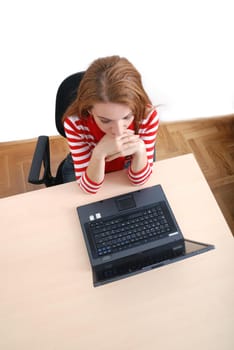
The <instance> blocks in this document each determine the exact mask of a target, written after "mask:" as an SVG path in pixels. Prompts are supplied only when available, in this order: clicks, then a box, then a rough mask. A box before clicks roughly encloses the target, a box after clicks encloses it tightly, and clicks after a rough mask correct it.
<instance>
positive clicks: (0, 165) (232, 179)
mask: <svg viewBox="0 0 234 350" xmlns="http://www.w3.org/2000/svg"><path fill="white" fill-rule="evenodd" d="M50 142H51V161H52V173H54V172H55V169H56V168H57V166H58V164H59V162H60V160H61V159H63V158H64V157H65V155H66V154H67V152H68V148H67V144H66V140H64V139H63V138H62V137H59V136H53V137H51V138H50ZM35 143H36V140H35V139H33V140H25V141H21V142H19V141H16V142H4V143H0V198H2V197H6V196H11V195H14V194H18V193H22V192H27V191H32V190H36V189H39V188H43V187H44V186H43V185H31V184H29V183H28V182H27V177H28V172H29V168H30V164H31V159H32V155H33V152H34V148H35ZM187 153H193V154H194V155H195V157H196V159H197V161H198V163H199V165H200V167H201V169H202V171H203V173H204V175H205V177H206V180H207V182H208V184H209V186H210V188H211V190H212V192H213V194H214V196H215V198H216V200H217V202H218V204H219V206H220V208H221V210H222V212H223V215H224V217H225V219H226V221H227V223H228V224H229V227H230V228H231V230H232V233H233V235H234V115H231V116H227V117H222V118H209V119H199V120H194V121H186V122H173V123H161V125H160V130H159V134H158V140H157V160H161V159H166V158H171V157H176V156H179V155H182V154H187Z"/></svg>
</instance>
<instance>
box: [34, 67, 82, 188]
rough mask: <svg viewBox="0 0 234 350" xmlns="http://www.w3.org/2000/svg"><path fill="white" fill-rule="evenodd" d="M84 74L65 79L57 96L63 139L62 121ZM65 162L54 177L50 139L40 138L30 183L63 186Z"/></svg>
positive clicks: (56, 113) (58, 117)
mask: <svg viewBox="0 0 234 350" xmlns="http://www.w3.org/2000/svg"><path fill="white" fill-rule="evenodd" d="M84 73H85V72H79V73H75V74H72V75H70V76H69V77H67V78H66V79H64V80H63V82H62V83H61V84H60V86H59V88H58V91H57V94H56V101H55V123H56V128H57V130H58V132H59V133H60V135H62V136H63V137H66V135H65V132H64V128H63V124H62V121H61V119H62V116H63V114H64V113H65V111H66V109H67V107H68V106H69V105H70V104H71V103H72V102H73V101H74V100H75V98H76V95H77V89H78V86H79V84H80V82H81V80H82V78H83V76H84ZM64 161H65V159H64V160H63V161H62V162H61V163H60V164H59V166H58V169H57V171H56V176H55V177H54V176H52V174H51V166H50V142H49V137H48V136H39V137H38V140H37V144H36V148H35V152H34V155H33V159H32V164H31V169H30V172H29V176H28V182H30V183H32V184H34V185H39V184H45V186H46V187H50V186H56V185H59V184H62V183H63V179H62V167H63V163H64ZM41 169H42V171H41ZM41 173H43V175H41Z"/></svg>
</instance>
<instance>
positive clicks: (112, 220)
mask: <svg viewBox="0 0 234 350" xmlns="http://www.w3.org/2000/svg"><path fill="white" fill-rule="evenodd" d="M77 213H78V216H79V220H80V224H81V228H82V232H83V235H84V239H85V243H86V247H87V251H88V255H89V259H90V263H91V267H92V272H93V284H94V286H98V285H102V284H104V283H108V282H112V281H115V280H118V279H121V278H124V277H128V276H131V275H133V274H136V273H139V272H144V271H147V270H150V269H153V268H157V267H160V266H162V265H166V264H169V263H173V262H175V261H178V260H181V259H185V258H188V257H190V256H193V255H195V254H199V253H203V252H206V251H208V250H210V249H213V248H214V246H213V245H211V244H204V243H200V242H194V241H191V240H186V239H185V238H184V236H183V234H182V232H181V230H180V228H179V225H178V223H177V221H176V219H175V216H174V214H173V211H172V209H171V207H170V205H169V203H168V200H167V198H166V195H165V193H164V191H163V189H162V187H161V185H155V186H152V187H148V188H143V189H139V190H137V191H134V192H130V193H126V194H123V195H120V196H116V197H112V198H108V199H104V200H101V201H97V202H94V203H90V204H87V205H83V206H79V207H77Z"/></svg>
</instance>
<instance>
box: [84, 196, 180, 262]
mask: <svg viewBox="0 0 234 350" xmlns="http://www.w3.org/2000/svg"><path fill="white" fill-rule="evenodd" d="M167 210H168V209H167V207H166V206H165V204H164V202H160V203H157V204H156V205H155V204H154V205H153V206H147V207H146V208H143V209H140V210H138V211H135V212H134V213H131V214H121V215H120V216H118V217H111V218H105V219H97V220H95V221H92V222H90V223H89V224H88V225H89V230H88V231H89V233H90V234H91V236H92V237H93V238H94V242H95V246H96V251H97V254H98V256H105V255H108V254H111V253H115V252H119V251H123V250H126V249H129V248H132V247H136V246H138V245H141V244H144V243H148V242H152V241H155V240H158V239H160V238H163V237H165V236H168V235H174V234H177V232H176V228H175V225H174V224H173V222H172V220H170V219H169V215H167ZM168 214H169V213H168Z"/></svg>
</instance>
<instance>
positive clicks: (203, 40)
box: [0, 0, 234, 141]
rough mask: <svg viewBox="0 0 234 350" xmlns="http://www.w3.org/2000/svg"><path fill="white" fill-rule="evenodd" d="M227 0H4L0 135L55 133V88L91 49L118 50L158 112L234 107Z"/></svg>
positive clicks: (208, 112) (169, 115)
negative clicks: (132, 66)
mask: <svg viewBox="0 0 234 350" xmlns="http://www.w3.org/2000/svg"><path fill="white" fill-rule="evenodd" d="M232 13H233V12H232V9H231V0H230V1H228V0H220V1H217V0H213V1H211V0H210V1H209V0H196V1H195V0H193V1H192V0H187V1H186V0H177V1H176V0H174V1H173V0H171V1H170V0H158V1H156V0H152V1H150V0H144V1H137V0H135V1H133V0H115V1H112V0H98V1H96V0H93V1H92V0H83V1H80V0H64V1H62V0H57V1H55V0H53V1H50V0H40V1H32V0H21V1H18V0H5V1H2V2H1V5H0V33H1V34H0V35H1V38H0V39H1V40H0V48H1V54H0V57H1V58H0V107H1V127H0V141H11V140H17V139H27V138H33V137H36V136H38V135H40V134H47V135H55V134H57V131H56V128H55V124H54V102H55V93H56V90H57V87H58V85H59V83H60V82H61V81H62V80H63V78H64V77H66V76H68V75H69V74H71V73H74V72H76V71H79V70H83V69H85V68H86V67H87V66H88V65H89V64H90V63H91V62H92V61H93V60H94V59H96V58H97V57H100V56H106V55H112V54H119V55H122V56H125V57H127V58H128V59H130V60H131V61H132V63H134V64H135V66H136V67H137V68H138V70H139V71H140V72H141V74H142V77H143V82H144V85H145V88H146V89H147V91H148V93H149V95H150V97H151V99H152V100H153V102H154V103H155V104H164V107H163V108H161V109H160V115H161V119H162V120H179V119H190V118H200V117H206V116H208V117H209V116H219V115H225V114H230V113H233V112H234V91H233V82H234V79H233V78H234V76H233V75H234V74H233V62H234V60H233V58H234V57H233V47H234V45H233V33H234V30H233V29H234V27H233V18H232Z"/></svg>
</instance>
